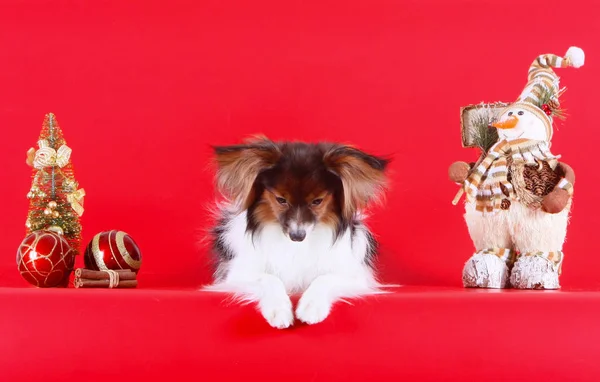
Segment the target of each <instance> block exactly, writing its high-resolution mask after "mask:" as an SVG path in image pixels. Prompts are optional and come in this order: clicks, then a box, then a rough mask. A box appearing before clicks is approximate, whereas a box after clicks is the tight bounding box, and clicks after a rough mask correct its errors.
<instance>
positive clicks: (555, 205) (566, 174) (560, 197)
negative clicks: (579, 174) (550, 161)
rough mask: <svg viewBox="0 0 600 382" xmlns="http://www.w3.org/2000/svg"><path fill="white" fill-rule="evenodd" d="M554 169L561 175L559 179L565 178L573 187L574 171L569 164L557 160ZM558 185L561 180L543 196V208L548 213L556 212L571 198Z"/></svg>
mask: <svg viewBox="0 0 600 382" xmlns="http://www.w3.org/2000/svg"><path fill="white" fill-rule="evenodd" d="M555 171H556V173H557V174H558V175H559V176H560V177H561V180H562V179H566V180H567V181H568V182H569V183H570V187H573V185H574V184H575V171H573V168H572V167H571V166H569V165H568V164H566V163H562V162H559V163H558V165H557V166H556V170H555ZM560 185H561V182H558V184H557V185H556V186H555V187H554V190H552V192H550V193H549V194H548V195H546V196H544V200H542V208H543V210H544V211H546V212H548V213H550V214H557V213H559V212H561V211H562V210H564V209H565V207H566V206H567V204H568V203H569V199H571V194H570V193H569V192H568V191H567V190H565V189H564V188H563V187H561V186H560Z"/></svg>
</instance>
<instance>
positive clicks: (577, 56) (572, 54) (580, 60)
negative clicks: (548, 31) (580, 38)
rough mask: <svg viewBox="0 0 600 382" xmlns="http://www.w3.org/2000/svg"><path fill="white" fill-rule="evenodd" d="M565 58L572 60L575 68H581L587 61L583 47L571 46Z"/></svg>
mask: <svg viewBox="0 0 600 382" xmlns="http://www.w3.org/2000/svg"><path fill="white" fill-rule="evenodd" d="M565 58H568V59H569V60H571V65H572V66H573V67H574V68H579V67H582V66H583V64H584V62H585V53H583V49H581V48H578V47H576V46H572V47H570V48H569V50H567V54H565Z"/></svg>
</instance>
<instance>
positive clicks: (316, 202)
mask: <svg viewBox="0 0 600 382" xmlns="http://www.w3.org/2000/svg"><path fill="white" fill-rule="evenodd" d="M321 203H323V198H319V199H315V200H313V201H312V205H313V206H318V205H319V204H321Z"/></svg>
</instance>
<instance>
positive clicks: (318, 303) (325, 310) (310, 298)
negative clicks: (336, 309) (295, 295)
mask: <svg viewBox="0 0 600 382" xmlns="http://www.w3.org/2000/svg"><path fill="white" fill-rule="evenodd" d="M307 292H308V293H304V295H303V296H302V297H301V298H300V301H299V302H298V307H297V308H296V317H298V319H299V320H300V321H302V322H305V323H307V324H310V325H313V324H318V323H319V322H321V321H323V320H324V319H326V318H327V316H329V312H331V302H330V301H329V300H328V299H327V298H325V297H323V296H321V295H317V294H315V293H310V292H311V291H310V290H309V291H307Z"/></svg>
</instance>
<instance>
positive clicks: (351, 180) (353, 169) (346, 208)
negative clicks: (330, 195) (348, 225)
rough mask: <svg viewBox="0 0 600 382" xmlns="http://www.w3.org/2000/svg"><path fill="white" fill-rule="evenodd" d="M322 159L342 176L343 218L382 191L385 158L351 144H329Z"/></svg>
mask: <svg viewBox="0 0 600 382" xmlns="http://www.w3.org/2000/svg"><path fill="white" fill-rule="evenodd" d="M323 161H324V162H325V165H326V166H327V168H328V169H329V170H330V171H331V172H333V173H335V174H336V175H337V176H339V177H340V179H341V180H342V186H343V189H344V200H343V209H342V210H343V214H344V217H345V218H346V219H351V218H352V217H353V216H354V214H355V213H356V212H357V211H360V210H361V209H364V208H366V207H367V205H368V204H369V203H371V202H373V201H376V200H378V199H379V198H380V197H381V196H382V195H383V191H384V190H385V188H386V185H387V179H386V176H385V169H386V167H387V165H388V163H389V160H388V159H383V158H378V157H375V156H373V155H369V154H367V153H365V152H363V151H361V150H358V149H356V148H354V147H351V146H333V147H331V148H330V149H329V150H327V151H326V152H325V155H324V157H323Z"/></svg>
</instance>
